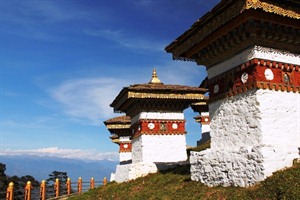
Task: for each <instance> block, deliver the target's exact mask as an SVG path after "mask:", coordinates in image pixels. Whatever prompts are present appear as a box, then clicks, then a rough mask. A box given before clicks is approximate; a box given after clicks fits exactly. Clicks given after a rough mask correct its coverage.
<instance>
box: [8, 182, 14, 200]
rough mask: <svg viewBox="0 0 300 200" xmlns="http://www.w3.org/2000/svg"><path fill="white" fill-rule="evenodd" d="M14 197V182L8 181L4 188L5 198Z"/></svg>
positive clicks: (11, 198) (10, 199)
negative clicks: (5, 188)
mask: <svg viewBox="0 0 300 200" xmlns="http://www.w3.org/2000/svg"><path fill="white" fill-rule="evenodd" d="M13 199H14V183H13V182H10V183H9V185H8V187H7V190H6V200H13Z"/></svg>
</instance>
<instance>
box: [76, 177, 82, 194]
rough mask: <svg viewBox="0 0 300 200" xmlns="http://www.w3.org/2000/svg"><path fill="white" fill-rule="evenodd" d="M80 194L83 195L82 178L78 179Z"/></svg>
mask: <svg viewBox="0 0 300 200" xmlns="http://www.w3.org/2000/svg"><path fill="white" fill-rule="evenodd" d="M77 192H78V193H81V192H82V178H81V177H79V178H78V190H77Z"/></svg>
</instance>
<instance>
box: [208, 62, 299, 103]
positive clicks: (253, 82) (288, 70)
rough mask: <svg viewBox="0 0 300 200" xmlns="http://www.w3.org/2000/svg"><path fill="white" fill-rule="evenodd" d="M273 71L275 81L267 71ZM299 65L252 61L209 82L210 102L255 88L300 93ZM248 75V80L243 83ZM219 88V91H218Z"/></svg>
mask: <svg viewBox="0 0 300 200" xmlns="http://www.w3.org/2000/svg"><path fill="white" fill-rule="evenodd" d="M267 69H269V70H271V72H272V74H273V76H274V77H273V79H271V80H270V79H269V80H268V79H267V78H266V76H265V72H266V70H267ZM299 69H300V68H299V66H298V65H293V64H287V63H281V62H275V61H270V60H263V59H252V60H250V61H248V62H246V63H244V64H242V65H239V66H237V67H235V68H233V69H231V70H229V71H227V72H224V73H222V74H220V75H218V76H216V77H214V78H212V79H210V80H209V81H208V87H209V92H210V101H215V100H218V99H222V98H224V97H226V96H233V95H236V94H239V93H242V92H245V91H247V90H251V89H254V88H259V89H269V90H276V91H287V92H299V90H300V71H299ZM244 73H246V74H247V76H248V79H247V81H246V82H244V83H243V82H242V80H241V77H242V75H243V74H244ZM216 85H218V86H219V91H218V92H214V91H217V90H216Z"/></svg>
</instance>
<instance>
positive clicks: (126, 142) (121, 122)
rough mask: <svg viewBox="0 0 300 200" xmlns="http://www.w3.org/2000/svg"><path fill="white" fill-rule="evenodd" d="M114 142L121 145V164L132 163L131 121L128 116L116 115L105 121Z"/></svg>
mask: <svg viewBox="0 0 300 200" xmlns="http://www.w3.org/2000/svg"><path fill="white" fill-rule="evenodd" d="M104 124H105V126H106V128H107V129H108V130H109V132H110V133H111V137H110V138H111V140H112V142H114V143H116V144H118V145H119V160H120V164H124V163H131V160H132V158H131V150H132V149H131V130H130V126H131V122H130V117H128V116H119V117H114V118H111V119H109V120H106V121H105V122H104Z"/></svg>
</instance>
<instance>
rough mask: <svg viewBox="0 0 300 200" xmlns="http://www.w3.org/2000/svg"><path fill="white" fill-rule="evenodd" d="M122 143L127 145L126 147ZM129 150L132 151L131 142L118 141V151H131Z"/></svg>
mask: <svg viewBox="0 0 300 200" xmlns="http://www.w3.org/2000/svg"><path fill="white" fill-rule="evenodd" d="M124 145H127V148H125V147H124ZM131 151H132V145H131V142H122V143H120V150H119V152H131Z"/></svg>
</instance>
